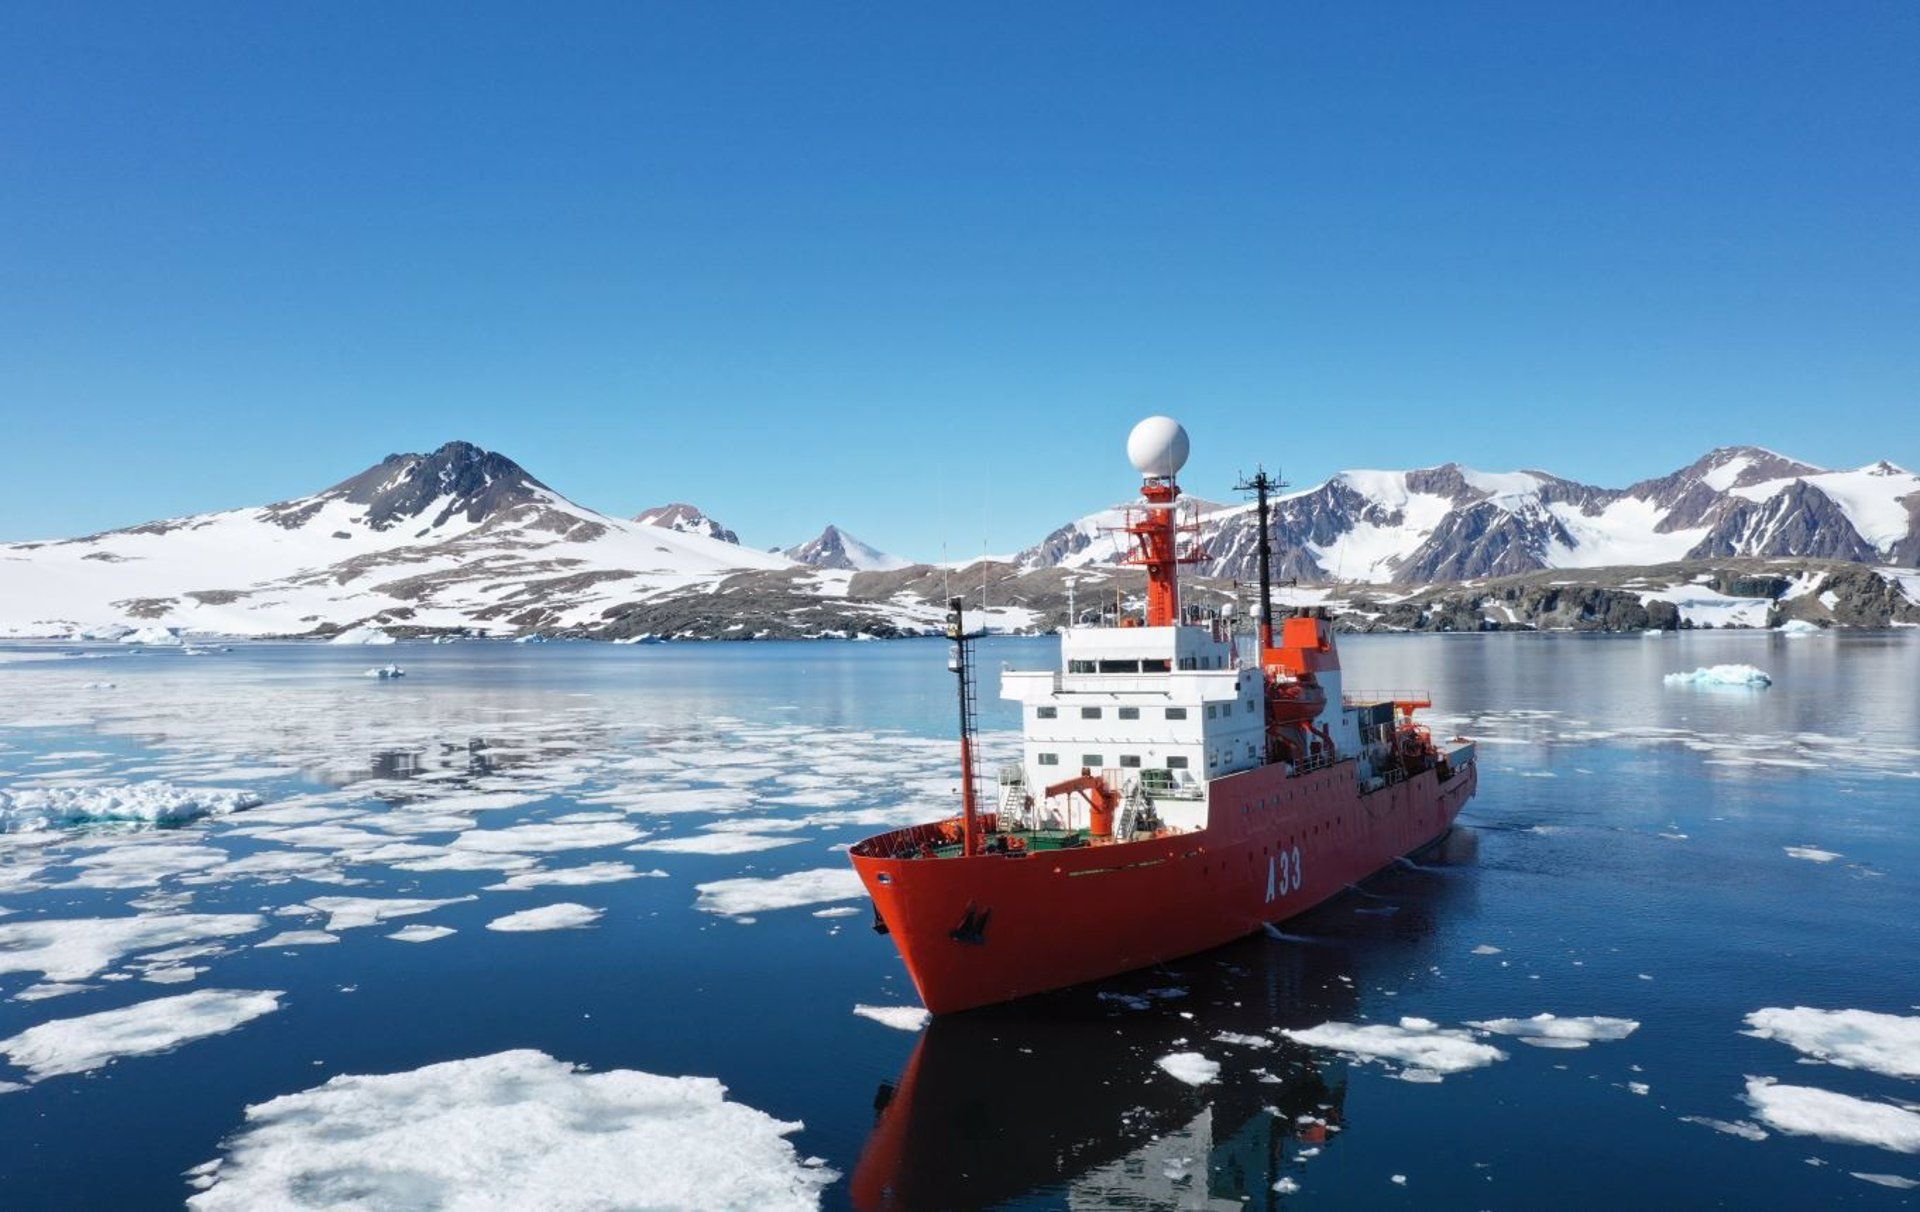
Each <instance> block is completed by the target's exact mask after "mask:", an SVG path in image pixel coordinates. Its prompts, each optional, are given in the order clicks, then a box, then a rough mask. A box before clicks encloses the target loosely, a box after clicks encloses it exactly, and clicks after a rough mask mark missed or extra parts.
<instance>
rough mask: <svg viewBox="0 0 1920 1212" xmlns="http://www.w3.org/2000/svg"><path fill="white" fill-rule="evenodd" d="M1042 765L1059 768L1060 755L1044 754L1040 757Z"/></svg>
mask: <svg viewBox="0 0 1920 1212" xmlns="http://www.w3.org/2000/svg"><path fill="white" fill-rule="evenodd" d="M1040 764H1041V765H1042V766H1058V765H1059V764H1060V755H1059V754H1057V753H1043V754H1041V755H1040Z"/></svg>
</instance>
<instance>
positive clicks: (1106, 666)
mask: <svg viewBox="0 0 1920 1212" xmlns="http://www.w3.org/2000/svg"><path fill="white" fill-rule="evenodd" d="M1100 672H1101V673H1139V672H1140V662H1138V661H1102V662H1100Z"/></svg>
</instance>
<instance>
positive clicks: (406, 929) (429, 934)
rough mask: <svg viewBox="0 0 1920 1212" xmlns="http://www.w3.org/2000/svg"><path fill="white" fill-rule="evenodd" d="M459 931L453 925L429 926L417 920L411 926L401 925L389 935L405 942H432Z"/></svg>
mask: <svg viewBox="0 0 1920 1212" xmlns="http://www.w3.org/2000/svg"><path fill="white" fill-rule="evenodd" d="M457 933H458V931H456V930H455V929H454V928H453V927H452V926H429V925H426V924H425V923H422V922H415V923H414V924H413V925H411V926H402V927H400V928H399V929H398V930H395V931H394V932H393V933H392V934H389V935H388V936H387V937H388V938H393V939H399V940H400V941H401V942H403V943H430V942H432V941H433V940H435V939H437V938H445V937H447V936H448V935H449V934H457Z"/></svg>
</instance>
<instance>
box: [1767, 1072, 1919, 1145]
mask: <svg viewBox="0 0 1920 1212" xmlns="http://www.w3.org/2000/svg"><path fill="white" fill-rule="evenodd" d="M1745 1097H1746V1101H1747V1105H1748V1106H1750V1107H1752V1108H1753V1117H1754V1118H1755V1119H1757V1120H1759V1121H1760V1122H1761V1123H1763V1124H1765V1125H1766V1126H1767V1127H1769V1128H1772V1129H1774V1130H1775V1131H1778V1132H1786V1133H1790V1134H1792V1135H1795V1136H1816V1137H1819V1138H1820V1139H1821V1140H1828V1141H1834V1142H1836V1143H1839V1144H1848V1145H1872V1146H1875V1147H1876V1148H1881V1149H1890V1150H1892V1151H1894V1152H1895V1153H1920V1113H1915V1112H1913V1111H1909V1110H1908V1109H1906V1108H1905V1107H1899V1106H1895V1105H1894V1104H1892V1103H1879V1102H1872V1101H1869V1100H1867V1099H1864V1098H1855V1097H1853V1096H1852V1095H1850V1094H1836V1093H1834V1092H1833V1091H1831V1090H1819V1089H1816V1088H1814V1087H1812V1086H1783V1085H1781V1084H1779V1083H1778V1082H1777V1081H1775V1080H1774V1079H1773V1078H1771V1077H1749V1078H1748V1079H1747V1093H1746V1096H1745Z"/></svg>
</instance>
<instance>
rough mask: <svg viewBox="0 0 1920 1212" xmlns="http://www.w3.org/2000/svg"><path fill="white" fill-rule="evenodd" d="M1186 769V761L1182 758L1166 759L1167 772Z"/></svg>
mask: <svg viewBox="0 0 1920 1212" xmlns="http://www.w3.org/2000/svg"><path fill="white" fill-rule="evenodd" d="M1186 768H1187V759H1186V758H1184V757H1170V758H1168V759H1167V769H1168V770H1185V769H1186Z"/></svg>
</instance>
